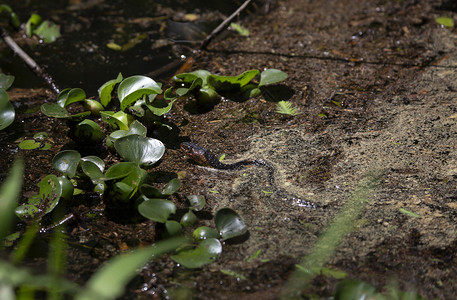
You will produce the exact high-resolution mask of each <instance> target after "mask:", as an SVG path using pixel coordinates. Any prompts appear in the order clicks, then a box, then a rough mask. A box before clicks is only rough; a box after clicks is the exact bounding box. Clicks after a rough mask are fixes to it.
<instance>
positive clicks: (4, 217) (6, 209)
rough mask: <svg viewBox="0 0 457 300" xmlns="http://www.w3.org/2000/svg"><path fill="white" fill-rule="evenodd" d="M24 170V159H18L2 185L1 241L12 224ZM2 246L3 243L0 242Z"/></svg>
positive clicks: (0, 192) (0, 211)
mask: <svg viewBox="0 0 457 300" xmlns="http://www.w3.org/2000/svg"><path fill="white" fill-rule="evenodd" d="M23 171H24V166H23V160H22V159H18V160H16V161H15V162H14V164H13V167H12V168H11V169H10V174H9V175H8V177H6V179H5V181H3V183H2V185H1V186H0V220H1V222H0V241H3V238H4V237H5V236H6V234H7V233H8V230H9V228H10V225H11V221H12V218H13V215H14V214H13V211H14V208H15V207H16V205H17V204H16V203H17V199H18V198H19V194H20V192H21V186H22V174H23ZM1 248H3V243H0V249H1Z"/></svg>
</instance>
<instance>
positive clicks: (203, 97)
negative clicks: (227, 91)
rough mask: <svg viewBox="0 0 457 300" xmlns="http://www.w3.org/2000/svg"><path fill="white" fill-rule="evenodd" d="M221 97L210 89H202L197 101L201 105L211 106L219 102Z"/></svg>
mask: <svg viewBox="0 0 457 300" xmlns="http://www.w3.org/2000/svg"><path fill="white" fill-rule="evenodd" d="M220 98H221V96H220V95H219V94H218V93H217V92H216V91H215V90H213V89H212V88H210V87H202V88H201V89H200V90H199V91H198V93H197V99H198V101H199V102H200V103H201V104H211V103H215V102H217V101H219V99H220Z"/></svg>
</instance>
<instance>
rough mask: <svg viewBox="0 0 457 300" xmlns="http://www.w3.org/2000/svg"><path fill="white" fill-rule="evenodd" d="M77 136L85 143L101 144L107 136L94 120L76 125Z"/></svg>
mask: <svg viewBox="0 0 457 300" xmlns="http://www.w3.org/2000/svg"><path fill="white" fill-rule="evenodd" d="M75 136H76V137H78V138H80V139H82V140H83V141H91V142H100V141H102V140H103V139H104V138H105V134H104V133H103V132H102V130H101V129H100V126H98V124H97V123H95V122H94V121H92V120H88V119H86V120H83V121H81V122H80V123H78V124H77V125H76V128H75Z"/></svg>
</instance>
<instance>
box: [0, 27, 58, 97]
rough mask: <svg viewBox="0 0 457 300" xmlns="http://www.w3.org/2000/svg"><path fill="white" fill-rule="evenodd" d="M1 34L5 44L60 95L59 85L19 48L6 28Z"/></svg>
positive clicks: (2, 29)
mask: <svg viewBox="0 0 457 300" xmlns="http://www.w3.org/2000/svg"><path fill="white" fill-rule="evenodd" d="M0 29H1V34H2V37H3V40H4V41H5V43H6V44H7V45H8V46H9V47H10V48H11V50H13V52H14V53H16V54H17V55H19V57H20V58H21V59H22V60H23V61H24V62H25V63H26V64H27V66H28V67H29V68H30V69H31V70H32V71H33V72H34V73H35V74H36V75H37V76H38V77H40V78H41V79H43V80H44V81H45V82H46V83H47V84H48V85H49V86H50V87H51V89H52V90H53V91H54V93H56V94H59V93H60V90H59V88H58V87H57V85H56V84H55V83H54V80H53V79H52V78H51V76H49V75H48V74H47V73H46V71H45V70H43V69H42V68H41V67H40V66H39V65H38V64H37V63H36V62H35V61H34V60H33V59H32V58H31V57H30V56H29V55H28V54H27V53H25V52H24V50H22V49H21V47H19V45H18V44H16V42H15V41H14V40H13V39H12V38H11V37H10V36H9V34H8V32H7V31H6V30H5V28H3V27H0Z"/></svg>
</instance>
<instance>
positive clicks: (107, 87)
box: [98, 73, 123, 107]
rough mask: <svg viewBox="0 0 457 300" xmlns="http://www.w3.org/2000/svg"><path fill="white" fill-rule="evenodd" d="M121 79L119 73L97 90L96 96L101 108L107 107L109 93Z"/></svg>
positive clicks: (109, 97) (109, 100) (109, 98)
mask: <svg viewBox="0 0 457 300" xmlns="http://www.w3.org/2000/svg"><path fill="white" fill-rule="evenodd" d="M122 79H123V77H122V74H121V73H119V75H117V78H116V79H112V80H109V81H107V82H105V83H104V84H103V85H102V86H101V87H100V88H99V89H98V95H99V97H100V102H101V103H102V105H103V106H105V107H106V106H107V105H108V104H109V103H110V102H111V93H112V91H113V89H114V86H115V85H116V84H118V83H119V82H121V81H122Z"/></svg>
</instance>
